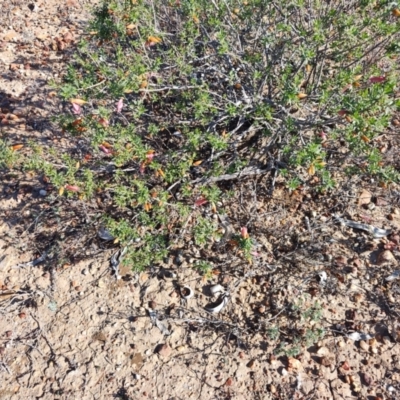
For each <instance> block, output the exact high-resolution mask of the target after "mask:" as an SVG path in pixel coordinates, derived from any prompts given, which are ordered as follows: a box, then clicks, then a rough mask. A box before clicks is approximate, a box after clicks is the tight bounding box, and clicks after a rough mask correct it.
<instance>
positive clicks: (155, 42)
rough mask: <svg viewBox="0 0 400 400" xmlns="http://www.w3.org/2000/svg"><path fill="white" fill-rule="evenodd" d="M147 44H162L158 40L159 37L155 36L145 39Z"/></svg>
mask: <svg viewBox="0 0 400 400" xmlns="http://www.w3.org/2000/svg"><path fill="white" fill-rule="evenodd" d="M147 42H148V43H150V45H151V44H153V45H154V44H157V43H161V42H162V40H161V39H160V38H159V37H157V36H149V37H148V38H147Z"/></svg>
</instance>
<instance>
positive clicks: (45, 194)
mask: <svg viewBox="0 0 400 400" xmlns="http://www.w3.org/2000/svg"><path fill="white" fill-rule="evenodd" d="M39 194H40V196H42V197H45V196H47V191H46V190H44V189H40V190H39Z"/></svg>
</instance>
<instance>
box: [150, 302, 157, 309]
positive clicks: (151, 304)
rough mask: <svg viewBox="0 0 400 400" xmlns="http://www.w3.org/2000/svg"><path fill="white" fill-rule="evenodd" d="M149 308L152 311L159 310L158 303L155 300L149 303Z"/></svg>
mask: <svg viewBox="0 0 400 400" xmlns="http://www.w3.org/2000/svg"><path fill="white" fill-rule="evenodd" d="M149 307H150V308H151V309H152V310H155V309H156V308H157V303H156V302H155V301H154V300H151V301H149Z"/></svg>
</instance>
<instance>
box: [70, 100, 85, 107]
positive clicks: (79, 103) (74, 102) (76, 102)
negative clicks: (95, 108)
mask: <svg viewBox="0 0 400 400" xmlns="http://www.w3.org/2000/svg"><path fill="white" fill-rule="evenodd" d="M69 101H70V102H71V103H72V104H77V105H79V106H82V105H84V104H86V103H87V101H85V100H83V99H70V100H69Z"/></svg>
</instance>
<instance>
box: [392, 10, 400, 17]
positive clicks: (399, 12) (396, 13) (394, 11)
mask: <svg viewBox="0 0 400 400" xmlns="http://www.w3.org/2000/svg"><path fill="white" fill-rule="evenodd" d="M392 15H393V16H394V17H397V18H399V17H400V10H399V9H398V8H394V9H393V10H392Z"/></svg>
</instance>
